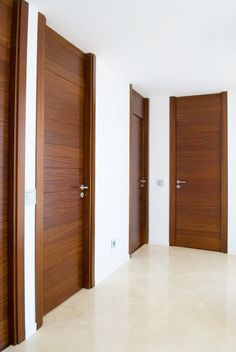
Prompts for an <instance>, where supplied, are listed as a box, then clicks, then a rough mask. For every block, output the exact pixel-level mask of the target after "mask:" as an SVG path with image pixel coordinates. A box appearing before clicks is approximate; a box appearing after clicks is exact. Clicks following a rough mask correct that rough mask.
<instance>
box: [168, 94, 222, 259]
mask: <svg viewBox="0 0 236 352" xmlns="http://www.w3.org/2000/svg"><path fill="white" fill-rule="evenodd" d="M219 94H221V109H222V114H221V137H222V139H221V141H222V143H221V209H222V212H221V252H223V253H227V250H228V238H227V237H228V234H227V231H228V150H227V148H228V142H227V135H228V132H227V92H221V93H219ZM207 95H208V94H207ZM175 224H176V97H170V223H169V230H170V234H169V241H170V246H175V245H176V235H175V229H176V226H175Z"/></svg>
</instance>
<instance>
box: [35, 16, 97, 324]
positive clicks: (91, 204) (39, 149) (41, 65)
mask: <svg viewBox="0 0 236 352" xmlns="http://www.w3.org/2000/svg"><path fill="white" fill-rule="evenodd" d="M45 31H46V18H45V17H44V15H42V14H41V13H39V16H38V68H37V77H38V78H37V127H36V131H37V132H36V189H37V204H36V323H37V328H38V329H39V328H40V327H41V326H42V325H43V248H42V240H43V238H42V234H43V180H44V179H43V175H44V170H43V162H44V160H43V155H44V151H43V150H44V119H45V112H44V105H45V102H44V89H45V86H44V85H45V82H44V72H45ZM85 80H86V86H85V95H86V98H85V116H86V119H85V141H86V142H85V152H86V156H87V157H86V159H85V183H86V184H87V185H88V186H89V190H88V192H87V197H86V199H85V209H86V210H85V239H84V240H85V242H84V243H85V246H84V248H85V249H84V251H85V256H84V258H85V259H84V267H85V275H84V287H85V288H88V289H89V288H92V287H94V285H95V101H96V100H95V99H96V57H95V55H93V54H86V67H85Z"/></svg>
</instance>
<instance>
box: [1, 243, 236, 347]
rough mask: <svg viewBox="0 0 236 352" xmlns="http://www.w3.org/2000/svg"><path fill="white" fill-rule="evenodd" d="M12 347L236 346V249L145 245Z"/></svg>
mask: <svg viewBox="0 0 236 352" xmlns="http://www.w3.org/2000/svg"><path fill="white" fill-rule="evenodd" d="M7 351H8V352H61V351H63V352H126V351H127V352H235V351H236V256H230V255H225V254H221V253H215V252H208V251H200V250H192V249H185V248H177V247H172V248H168V247H160V246H155V245H146V246H143V247H142V248H141V249H140V250H138V251H137V252H136V253H135V254H134V255H133V256H132V259H131V260H130V261H129V262H128V263H127V264H125V265H123V266H122V267H121V268H120V269H119V270H118V271H116V272H115V273H114V274H113V275H111V276H110V277H109V278H108V279H106V280H104V281H103V282H102V283H100V284H99V285H97V287H96V288H95V289H93V290H89V291H87V290H82V291H80V292H79V293H78V294H76V295H75V296H73V297H72V298H71V299H69V300H68V301H66V302H65V303H63V304H62V305H60V306H59V307H58V308H56V309H55V310H54V311H53V312H51V313H49V314H48V315H47V316H46V317H45V322H44V326H43V327H42V328H41V329H40V330H39V331H38V332H37V333H36V334H34V335H33V336H32V337H31V338H29V339H28V340H27V341H26V342H24V343H22V344H21V345H20V346H17V347H14V348H13V347H10V348H9V349H7Z"/></svg>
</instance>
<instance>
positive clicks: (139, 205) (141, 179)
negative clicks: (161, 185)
mask: <svg viewBox="0 0 236 352" xmlns="http://www.w3.org/2000/svg"><path fill="white" fill-rule="evenodd" d="M148 103H149V102H148V99H145V98H143V97H142V96H141V95H140V94H139V93H137V92H136V91H135V90H134V89H132V88H131V90H130V222H129V253H130V254H132V253H133V252H134V251H136V250H137V249H138V248H139V247H141V246H142V245H143V244H145V243H147V242H148Z"/></svg>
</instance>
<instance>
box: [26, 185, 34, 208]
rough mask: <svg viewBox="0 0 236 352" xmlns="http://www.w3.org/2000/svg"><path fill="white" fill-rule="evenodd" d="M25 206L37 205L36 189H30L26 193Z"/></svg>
mask: <svg viewBox="0 0 236 352" xmlns="http://www.w3.org/2000/svg"><path fill="white" fill-rule="evenodd" d="M25 204H26V205H34V204H36V189H28V190H26V192H25Z"/></svg>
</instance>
